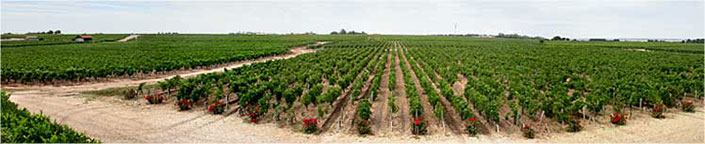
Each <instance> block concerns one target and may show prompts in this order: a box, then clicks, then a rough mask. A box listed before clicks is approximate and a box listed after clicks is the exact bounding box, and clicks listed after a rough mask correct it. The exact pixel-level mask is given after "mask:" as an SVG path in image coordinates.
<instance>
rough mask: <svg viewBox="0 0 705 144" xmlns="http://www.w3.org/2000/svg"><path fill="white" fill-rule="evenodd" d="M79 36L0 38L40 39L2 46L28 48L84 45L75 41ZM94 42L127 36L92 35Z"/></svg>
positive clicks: (41, 35)
mask: <svg viewBox="0 0 705 144" xmlns="http://www.w3.org/2000/svg"><path fill="white" fill-rule="evenodd" d="M77 35H79V34H31V35H23V34H3V35H1V36H0V37H2V38H3V39H9V38H26V37H28V36H35V37H37V38H38V39H41V40H36V41H4V42H2V44H0V46H2V47H6V48H7V47H26V46H41V45H45V46H46V45H64V44H84V43H82V42H76V41H74V38H75V37H76V36H77ZM90 36H92V37H93V40H92V41H91V42H90V43H98V42H107V41H117V40H119V39H121V38H123V37H126V36H127V35H126V34H90Z"/></svg>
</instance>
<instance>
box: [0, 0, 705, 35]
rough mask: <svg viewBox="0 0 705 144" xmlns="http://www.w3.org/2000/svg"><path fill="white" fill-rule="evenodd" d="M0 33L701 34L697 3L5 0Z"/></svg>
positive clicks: (664, 0) (701, 19)
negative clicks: (351, 32) (349, 31)
mask: <svg viewBox="0 0 705 144" xmlns="http://www.w3.org/2000/svg"><path fill="white" fill-rule="evenodd" d="M0 3H1V5H0V11H1V12H2V13H1V17H0V19H1V21H2V22H1V23H0V24H1V29H2V30H1V31H2V32H3V33H6V32H14V33H24V32H29V31H46V30H49V29H60V30H62V31H63V32H64V33H93V32H103V33H131V32H137V33H141V32H180V33H229V32H238V31H247V32H266V33H289V32H296V33H302V32H308V31H312V32H316V33H329V32H330V31H333V30H340V29H341V28H345V29H346V30H355V31H365V32H368V33H382V34H447V33H453V32H454V28H453V26H454V25H455V24H457V33H476V34H497V33H518V34H523V35H531V36H543V37H552V36H554V35H560V36H567V37H572V38H589V37H605V38H695V37H704V33H705V28H703V27H705V26H704V21H705V19H704V14H703V13H705V11H704V8H703V4H704V2H703V0H662V1H654V0H651V1H649V0H612V1H579V0H564V1H551V0H540V1H532V0H500V1H489V0H488V1H433V2H432V1H399V0H391V1H390V0H385V1H362V0H342V1H340V0H339V1H331V0H320V1H310V0H309V1H283V0H270V1H11V0H2V1H1V2H0Z"/></svg>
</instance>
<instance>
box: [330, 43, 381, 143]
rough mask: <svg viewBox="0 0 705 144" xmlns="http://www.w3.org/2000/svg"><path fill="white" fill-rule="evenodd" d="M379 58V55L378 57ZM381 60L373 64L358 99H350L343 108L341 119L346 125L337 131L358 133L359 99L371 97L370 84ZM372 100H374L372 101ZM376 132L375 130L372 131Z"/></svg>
mask: <svg viewBox="0 0 705 144" xmlns="http://www.w3.org/2000/svg"><path fill="white" fill-rule="evenodd" d="M376 58H377V59H379V57H376ZM379 62H380V61H379V60H377V63H375V65H374V66H373V68H374V69H373V70H372V72H370V74H369V75H366V77H367V81H365V82H364V84H363V86H362V88H360V91H361V92H360V95H357V96H355V97H356V98H357V99H351V100H349V101H348V102H349V104H348V105H346V106H345V108H343V111H342V112H343V118H341V120H339V121H341V122H342V123H343V124H344V125H345V126H343V127H344V128H345V129H343V128H338V130H339V131H337V132H341V131H342V132H349V133H350V134H357V131H356V130H357V129H356V127H355V122H356V120H358V119H357V118H356V117H357V109H358V106H359V105H360V103H359V101H360V100H362V99H369V93H370V86H371V85H372V80H373V78H374V77H375V74H376V73H377V66H379ZM363 76H365V75H360V78H362V77H363ZM370 102H372V101H370ZM372 132H373V133H374V131H372Z"/></svg>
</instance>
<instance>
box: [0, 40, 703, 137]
mask: <svg viewBox="0 0 705 144" xmlns="http://www.w3.org/2000/svg"><path fill="white" fill-rule="evenodd" d="M292 51H293V53H292V54H288V55H282V56H272V57H266V58H261V59H257V60H250V61H243V62H235V63H232V64H230V65H228V66H226V67H227V68H235V67H240V66H242V65H245V64H250V63H256V62H262V61H266V60H273V59H284V58H290V57H294V56H297V55H300V54H303V53H310V52H314V51H313V50H308V49H305V48H303V47H299V48H294V49H293V50H292ZM394 59H395V61H394V62H395V63H396V66H397V67H396V68H395V69H396V71H397V77H398V78H401V75H402V73H401V70H400V68H399V67H398V66H399V62H400V60H401V59H399V57H395V58H394ZM226 67H219V68H215V69H210V70H198V71H184V72H179V74H180V75H181V76H182V77H193V76H196V75H198V74H202V73H210V72H219V71H222V70H223V68H226ZM172 76H174V75H167V76H161V77H160V78H153V79H144V80H130V79H125V80H113V81H107V82H97V83H87V84H82V85H76V86H61V87H54V86H18V87H10V86H3V87H2V88H3V89H4V90H10V91H12V92H13V94H12V97H10V100H11V101H13V102H15V103H17V104H18V105H19V106H20V107H24V108H27V109H28V110H30V111H31V112H35V113H38V112H40V111H41V112H42V113H43V114H45V115H48V116H50V117H51V118H52V119H54V120H56V121H57V122H59V123H62V124H67V125H69V126H70V127H72V128H74V129H76V130H77V131H80V132H84V133H86V134H87V135H88V136H91V137H94V138H98V139H101V140H102V141H103V142H108V143H116V142H131V143H137V142H179V143H186V142H211V143H225V142H229V143H232V142H243V143H245V142H315V143H328V142H338V143H346V142H348V143H351V142H356V143H366V142H378V143H389V142H398V143H410V142H433V143H444V142H455V143H465V142H645V141H648V142H695V143H705V137H704V136H703V133H705V132H704V131H703V130H704V129H705V128H704V127H705V125H704V124H705V123H703V121H704V120H705V113H704V112H703V109H702V108H700V107H699V108H697V109H696V111H697V112H696V113H684V112H680V110H673V111H672V112H669V113H666V116H667V118H665V119H660V120H658V119H652V118H649V117H648V113H647V112H641V113H639V115H638V116H637V117H636V119H633V120H630V121H629V122H628V124H627V125H625V126H614V125H611V124H609V123H607V122H606V121H607V120H606V119H604V121H605V122H602V123H600V124H588V125H587V126H586V128H585V130H584V131H582V132H578V133H568V132H557V133H555V134H544V135H539V137H538V138H537V139H531V140H528V139H525V138H523V137H521V136H519V134H518V133H519V132H516V133H517V134H515V135H511V136H506V135H480V136H478V137H467V136H445V135H435V134H434V135H430V136H420V137H418V138H417V137H414V136H412V135H411V134H410V132H409V126H408V119H410V118H409V117H408V107H406V106H408V102H406V101H404V98H403V97H404V96H405V95H404V94H403V93H404V92H403V91H402V90H400V89H401V88H403V85H401V84H403V81H402V80H397V88H396V89H395V91H396V93H397V94H398V95H397V98H398V100H399V101H398V102H397V105H399V106H400V107H401V108H402V109H401V110H402V111H400V112H399V114H400V116H399V117H397V118H396V119H400V120H401V119H407V120H402V121H405V122H404V123H396V124H395V130H394V131H400V132H402V133H405V134H407V135H402V136H396V135H394V136H377V135H371V136H366V137H360V136H357V135H351V134H348V133H337V134H336V133H325V134H321V135H307V134H303V133H301V132H299V131H292V130H291V129H283V128H279V127H278V126H277V125H276V124H274V123H266V124H248V123H246V122H244V120H243V119H242V118H240V117H237V116H223V115H212V114H206V113H205V110H202V109H195V110H191V111H177V108H176V107H175V106H173V105H171V104H162V105H143V104H136V101H124V100H120V99H119V98H116V97H97V98H87V97H84V96H83V95H82V94H79V93H80V92H83V91H91V90H98V89H107V88H114V87H123V86H135V85H138V84H139V83H142V82H146V83H155V82H157V81H159V80H162V79H164V78H169V77H172ZM135 105H140V106H135ZM400 125H403V126H401V128H400V127H397V126H400Z"/></svg>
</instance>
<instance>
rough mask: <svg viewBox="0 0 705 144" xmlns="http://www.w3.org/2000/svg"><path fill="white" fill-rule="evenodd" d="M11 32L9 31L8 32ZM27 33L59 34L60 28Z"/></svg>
mask: <svg viewBox="0 0 705 144" xmlns="http://www.w3.org/2000/svg"><path fill="white" fill-rule="evenodd" d="M8 34H11V33H8ZM27 34H61V30H49V31H45V32H28V33H27Z"/></svg>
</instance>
